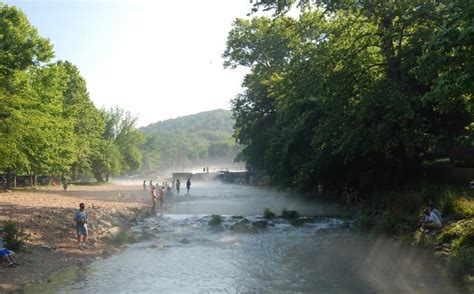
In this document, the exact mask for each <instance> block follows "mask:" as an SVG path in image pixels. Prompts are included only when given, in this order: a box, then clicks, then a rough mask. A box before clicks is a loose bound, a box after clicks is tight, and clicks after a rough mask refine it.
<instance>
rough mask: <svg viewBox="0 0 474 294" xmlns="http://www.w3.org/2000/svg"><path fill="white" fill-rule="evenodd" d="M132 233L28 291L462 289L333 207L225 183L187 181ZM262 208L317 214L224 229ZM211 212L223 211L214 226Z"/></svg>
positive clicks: (410, 250) (427, 261) (419, 256)
mask: <svg viewBox="0 0 474 294" xmlns="http://www.w3.org/2000/svg"><path fill="white" fill-rule="evenodd" d="M179 197H182V198H181V201H180V202H179V203H176V204H173V205H172V206H170V207H167V210H166V211H165V213H164V215H157V216H156V217H152V218H149V219H146V220H144V221H143V222H141V223H140V224H138V225H137V226H135V227H134V228H133V230H135V231H136V232H137V233H142V232H148V233H150V235H151V236H152V237H151V238H150V239H148V240H146V241H142V242H139V243H136V244H133V245H130V246H129V247H128V248H127V249H126V250H124V251H122V252H120V253H118V254H116V255H113V256H111V257H109V258H106V259H103V260H98V261H96V262H94V263H93V264H91V265H89V266H87V267H83V268H73V269H70V270H68V271H63V272H60V273H58V274H57V275H56V276H54V277H52V281H51V283H45V284H38V285H32V286H31V287H30V288H27V289H26V290H25V292H26V293H463V291H462V289H461V288H459V287H458V286H457V285H456V283H454V282H453V281H452V280H451V278H449V277H448V276H447V274H446V270H445V268H444V267H443V266H442V265H439V264H437V263H436V262H434V261H433V260H432V258H431V257H430V256H429V255H428V254H427V253H426V252H425V251H422V250H419V249H417V248H414V247H412V246H404V245H402V244H399V243H395V242H393V241H391V240H388V239H384V238H378V239H373V238H368V237H365V236H361V235H358V234H356V233H353V232H351V231H350V230H348V229H347V228H346V226H345V225H344V222H343V221H342V220H340V219H338V218H336V217H334V216H335V215H337V214H338V212H339V211H338V207H337V206H335V205H329V204H327V203H321V202H317V201H315V200H312V199H307V198H304V197H301V196H298V195H292V194H290V193H281V192H275V191H270V190H268V189H264V188H254V187H243V186H232V185H222V184H217V183H216V184H206V185H204V184H203V185H199V184H197V185H193V187H192V190H191V196H179ZM264 208H270V209H271V210H272V211H274V212H277V213H281V211H282V210H283V209H285V208H286V209H294V210H297V211H298V212H300V214H302V215H307V216H315V217H314V218H312V219H311V221H310V222H308V223H306V224H304V225H303V226H298V227H295V226H293V225H291V224H290V223H288V222H287V221H285V220H282V219H278V220H275V221H274V222H272V223H271V225H270V226H269V227H268V228H267V229H266V230H262V231H260V232H258V233H236V232H233V231H230V230H229V227H230V226H231V225H232V224H233V223H235V222H236V221H238V220H239V219H237V218H236V216H245V217H246V218H248V219H249V220H251V221H254V220H258V219H260V216H259V215H261V213H262V211H263V209H264ZM210 214H220V215H223V225H222V227H221V228H220V229H211V228H210V227H209V226H208V221H209V219H210Z"/></svg>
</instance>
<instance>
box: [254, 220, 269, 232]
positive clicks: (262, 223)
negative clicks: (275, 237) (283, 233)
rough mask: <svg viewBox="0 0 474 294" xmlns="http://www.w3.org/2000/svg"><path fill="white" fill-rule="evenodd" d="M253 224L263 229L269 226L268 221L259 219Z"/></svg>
mask: <svg viewBox="0 0 474 294" xmlns="http://www.w3.org/2000/svg"><path fill="white" fill-rule="evenodd" d="M252 226H253V227H254V228H256V229H259V230H263V229H266V228H267V226H268V222H267V221H266V220H257V221H254V222H252Z"/></svg>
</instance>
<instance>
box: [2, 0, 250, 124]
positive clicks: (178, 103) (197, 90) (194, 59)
mask: <svg viewBox="0 0 474 294" xmlns="http://www.w3.org/2000/svg"><path fill="white" fill-rule="evenodd" d="M3 2H4V3H5V4H14V5H15V6H17V7H19V8H20V9H21V10H23V12H25V13H26V15H27V17H28V19H29V20H30V22H31V23H32V24H33V25H34V26H35V27H36V28H37V29H38V31H39V33H40V35H41V36H43V37H47V38H50V40H51V42H52V44H53V45H54V49H55V52H56V59H63V60H69V61H71V62H72V63H74V64H75V65H76V66H78V67H79V70H80V71H81V74H82V76H83V77H84V78H85V79H86V81H87V86H88V89H89V93H90V97H91V99H92V100H93V101H94V103H95V105H96V106H97V107H110V106H114V105H118V106H119V107H121V108H124V109H126V110H129V111H130V112H132V113H133V114H134V115H137V116H138V125H139V126H144V125H147V124H149V123H152V122H156V121H159V120H164V119H169V118H174V117H178V116H182V115H188V114H193V113H197V112H201V111H206V110H213V109H217V108H224V109H229V108H230V103H229V101H230V99H231V98H233V97H235V95H236V94H237V93H238V92H240V91H241V86H240V85H241V82H242V78H243V75H244V72H245V69H237V70H230V69H224V68H223V66H222V63H223V59H222V57H221V55H222V53H223V52H224V49H225V42H226V38H227V33H228V32H229V30H230V29H231V23H232V22H233V21H234V19H235V18H236V17H246V14H247V13H248V12H249V11H250V7H251V6H250V5H251V4H250V3H249V0H203V1H196V0H180V1H170V0H168V1H158V0H156V1H153V0H149V1H146V0H136V1H132V0H129V1H126V0H123V1H120V0H114V1H99V0H96V1H70V0H67V1H66V0H64V1H57V0H56V1H43V0H41V1H40V0H37V1H3Z"/></svg>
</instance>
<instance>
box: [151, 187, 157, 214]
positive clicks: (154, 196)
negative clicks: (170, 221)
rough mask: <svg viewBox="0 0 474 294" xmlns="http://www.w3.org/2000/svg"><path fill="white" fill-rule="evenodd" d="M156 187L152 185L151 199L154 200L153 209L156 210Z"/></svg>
mask: <svg viewBox="0 0 474 294" xmlns="http://www.w3.org/2000/svg"><path fill="white" fill-rule="evenodd" d="M156 199H158V197H156V189H155V186H151V201H152V202H153V206H152V207H151V210H152V211H153V212H154V211H155V206H156Z"/></svg>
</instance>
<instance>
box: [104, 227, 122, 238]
mask: <svg viewBox="0 0 474 294" xmlns="http://www.w3.org/2000/svg"><path fill="white" fill-rule="evenodd" d="M118 233H120V228H119V227H112V228H110V229H108V230H107V234H108V235H110V236H111V237H112V238H115V237H116V236H117V235H118Z"/></svg>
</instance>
